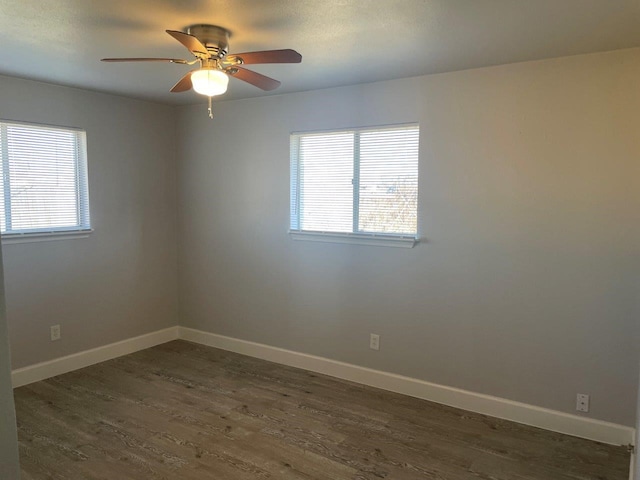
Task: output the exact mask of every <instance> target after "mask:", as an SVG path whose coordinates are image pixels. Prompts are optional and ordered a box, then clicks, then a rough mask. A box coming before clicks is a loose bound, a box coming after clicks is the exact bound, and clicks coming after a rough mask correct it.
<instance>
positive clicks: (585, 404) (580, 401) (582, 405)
mask: <svg viewBox="0 0 640 480" xmlns="http://www.w3.org/2000/svg"><path fill="white" fill-rule="evenodd" d="M576 410H577V411H579V412H588V411H589V395H587V394H586V393H579V394H578V395H577V396H576Z"/></svg>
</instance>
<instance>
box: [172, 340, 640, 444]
mask: <svg viewBox="0 0 640 480" xmlns="http://www.w3.org/2000/svg"><path fill="white" fill-rule="evenodd" d="M178 336H179V337H180V338H181V339H184V340H188V341H191V342H195V343H200V344H202V345H208V346H211V347H216V348H221V349H223V350H228V351H231V352H236V353H241V354H243V355H249V356H251V357H256V358H261V359H264V360H269V361H271V362H276V363H280V364H284V365H289V366H292V367H298V368H303V369H305V370H310V371H313V372H317V373H322V374H325V375H330V376H332V377H337V378H341V379H344V380H350V381H352V382H356V383H361V384H364V385H369V386H372V387H377V388H381V389H384V390H389V391H392V392H397V393H402V394H404V395H410V396H412V397H417V398H422V399H424V400H430V401H433V402H437V403H441V404H444V405H449V406H452V407H457V408H462V409H464V410H469V411H472V412H477V413H482V414H485V415H489V416H492V417H497V418H502V419H505V420H511V421H514V422H518V423H523V424H525V425H531V426H534V427H539V428H544V429H546V430H551V431H554V432H559V433H565V434H568V435H573V436H576V437H582V438H587V439H589V440H596V441H599V442H603V443H609V444H613V445H627V444H633V443H634V434H635V430H634V429H633V428H631V427H627V426H624V425H618V424H615V423H610V422H604V421H601V420H594V419H590V418H585V417H579V416H577V415H571V414H568V413H563V412H558V411H556V410H551V409H548V408H542V407H536V406H534V405H529V404H526V403H521V402H514V401H512V400H506V399H504V398H499V397H493V396H490V395H484V394H481V393H474V392H469V391H467V390H462V389H458V388H452V387H447V386H444V385H438V384H435V383H430V382H425V381H423V380H418V379H415V378H410V377H405V376H402V375H396V374H393V373H388V372H383V371H379V370H372V369H370V368H364V367H359V366H357V365H351V364H348V363H343V362H338V361H336V360H330V359H328V358H323V357H317V356H314V355H307V354H304V353H299V352H294V351H291V350H285V349H282V348H277V347H271V346H269V345H263V344H260V343H254V342H249V341H246V340H239V339H237V338H231V337H225V336H222V335H216V334H213V333H208V332H203V331H200V330H195V329H191V328H186V327H178Z"/></svg>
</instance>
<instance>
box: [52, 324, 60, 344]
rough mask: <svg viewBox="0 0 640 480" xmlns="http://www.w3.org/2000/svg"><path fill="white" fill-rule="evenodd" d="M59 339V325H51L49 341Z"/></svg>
mask: <svg viewBox="0 0 640 480" xmlns="http://www.w3.org/2000/svg"><path fill="white" fill-rule="evenodd" d="M55 340H60V325H51V341H52V342H53V341H55Z"/></svg>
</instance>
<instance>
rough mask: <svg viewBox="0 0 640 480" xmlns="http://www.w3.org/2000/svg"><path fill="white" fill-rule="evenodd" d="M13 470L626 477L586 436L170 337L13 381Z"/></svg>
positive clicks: (84, 474)
mask: <svg viewBox="0 0 640 480" xmlns="http://www.w3.org/2000/svg"><path fill="white" fill-rule="evenodd" d="M15 400H16V411H17V417H18V433H19V444H20V455H21V462H22V475H23V480H30V479H56V480H58V479H60V480H76V479H78V480H93V479H105V480H106V479H108V480H116V479H117V480H128V479H131V480H141V479H167V480H173V479H180V480H191V479H192V480H200V479H216V480H249V479H252V480H253V479H278V480H280V479H282V480H289V479H291V480H293V479H297V480H311V479H318V480H343V479H344V480H346V479H350V480H374V479H375V480H378V479H393V480H413V479H416V480H418V479H434V480H435V479H437V480H463V479H465V480H466V479H486V480H489V479H491V480H556V479H557V480H578V479H579V480H627V478H628V475H629V454H628V453H627V451H626V449H625V448H623V447H615V446H610V445H605V444H601V443H597V442H591V441H588V440H583V439H579V438H575V437H570V436H566V435H561V434H557V433H552V432H548V431H545V430H541V429H537V428H533V427H527V426H524V425H520V424H516V423H512V422H508V421H505V420H499V419H495V418H491V417H487V416H484V415H479V414H475V413H469V412H466V411H464V410H459V409H456V408H451V407H446V406H442V405H438V404H436V403H432V402H427V401H424V400H419V399H415V398H412V397H407V396H403V395H399V394H395V393H390V392H386V391H383V390H379V389H375V388H370V387H366V386H362V385H358V384H355V383H351V382H347V381H343V380H338V379H335V378H331V377H327V376H323V375H319V374H315V373H311V372H308V371H305V370H300V369H296V368H290V367H285V366H282V365H277V364H274V363H270V362H266V361H263V360H258V359H254V358H250V357H245V356H242V355H238V354H234V353H230V352H226V351H222V350H217V349H214V348H209V347H204V346H201V345H196V344H192V343H189V342H185V341H174V342H170V343H166V344H164V345H160V346H157V347H154V348H150V349H148V350H144V351H141V352H137V353H134V354H131V355H127V356H125V357H121V358H117V359H115V360H110V361H108V362H104V363H100V364H97V365H94V366H91V367H87V368H84V369H82V370H78V371H75V372H71V373H68V374H65V375H60V376H58V377H55V378H51V379H48V380H44V381H41V382H37V383H33V384H31V385H27V386H24V387H20V388H17V389H16V390H15Z"/></svg>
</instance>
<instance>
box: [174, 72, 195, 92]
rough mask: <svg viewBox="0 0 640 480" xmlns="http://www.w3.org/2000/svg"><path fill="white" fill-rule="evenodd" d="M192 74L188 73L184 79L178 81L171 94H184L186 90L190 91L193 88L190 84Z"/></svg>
mask: <svg viewBox="0 0 640 480" xmlns="http://www.w3.org/2000/svg"><path fill="white" fill-rule="evenodd" d="M192 73H193V72H188V73H187V74H186V75H185V76H184V77H182V78H181V79H180V80H178V83H176V84H175V85H174V86H173V87H172V88H171V90H170V91H171V93H179V92H186V91H187V90H191V88H192V87H193V84H192V83H191V74H192Z"/></svg>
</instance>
